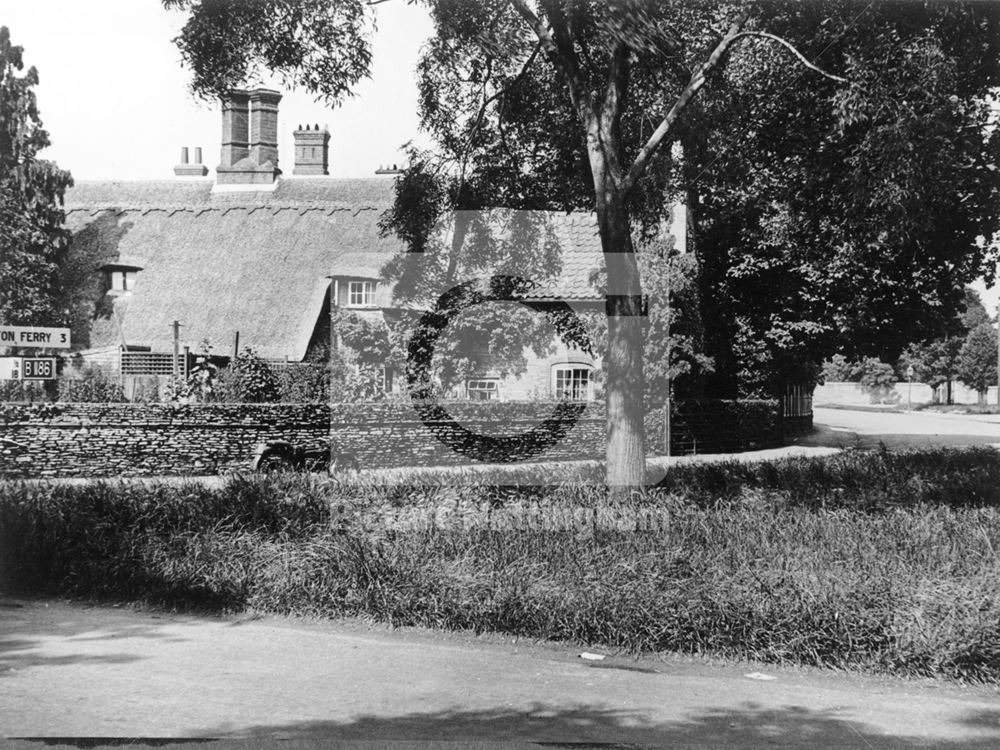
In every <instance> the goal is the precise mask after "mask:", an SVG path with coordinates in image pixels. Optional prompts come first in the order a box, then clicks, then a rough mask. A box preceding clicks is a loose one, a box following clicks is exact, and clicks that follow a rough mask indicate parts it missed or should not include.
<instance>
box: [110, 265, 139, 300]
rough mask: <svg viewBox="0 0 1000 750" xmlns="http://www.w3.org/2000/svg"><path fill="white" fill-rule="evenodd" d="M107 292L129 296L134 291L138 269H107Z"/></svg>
mask: <svg viewBox="0 0 1000 750" xmlns="http://www.w3.org/2000/svg"><path fill="white" fill-rule="evenodd" d="M107 273H108V280H109V283H110V285H111V286H110V289H109V291H110V292H112V293H113V294H129V293H131V292H133V291H134V290H135V280H136V276H137V275H138V269H135V268H114V267H111V268H108V269H107Z"/></svg>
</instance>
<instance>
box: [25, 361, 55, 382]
mask: <svg viewBox="0 0 1000 750" xmlns="http://www.w3.org/2000/svg"><path fill="white" fill-rule="evenodd" d="M21 379H22V380H55V379H56V360H55V358H53V357H24V358H23V359H22V360H21Z"/></svg>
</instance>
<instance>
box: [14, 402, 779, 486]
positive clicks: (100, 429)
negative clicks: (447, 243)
mask: <svg viewBox="0 0 1000 750" xmlns="http://www.w3.org/2000/svg"><path fill="white" fill-rule="evenodd" d="M443 406H444V407H445V408H446V409H447V412H448V414H446V415H442V414H438V415H427V414H424V415H423V417H421V415H420V414H418V413H417V411H416V410H415V409H414V407H413V406H412V405H411V404H409V403H369V404H334V405H330V406H327V405H320V404H189V405H177V404H130V403H124V404H0V477H7V478H32V477H114V476H177V475H181V476H183V475H207V474H220V473H228V472H234V471H246V470H248V469H249V468H250V464H251V461H252V459H253V453H254V450H255V448H256V447H257V446H258V445H259V444H260V443H262V442H266V441H269V440H287V441H290V442H292V443H294V444H296V445H304V446H310V447H317V448H321V447H325V446H328V445H330V443H331V441H332V443H333V445H334V446H336V447H337V449H339V450H341V451H343V452H347V453H351V454H353V455H354V456H355V457H356V458H357V460H358V463H359V465H360V466H361V467H362V468H392V467H404V466H444V465H457V464H474V463H477V462H479V461H485V462H488V463H497V462H509V461H510V460H525V461H558V460H574V459H588V458H600V457H601V456H602V455H603V453H604V441H605V416H604V415H605V411H604V405H603V404H602V403H596V402H595V403H588V404H586V405H583V404H580V405H576V406H574V407H573V409H574V410H575V411H574V413H572V414H570V415H569V416H566V415H563V418H555V419H553V416H554V415H557V414H558V411H557V410H558V409H559V408H560V407H559V406H558V405H557V404H554V403H545V402H537V401H533V402H504V403H497V402H469V401H462V402H454V403H447V404H444V405H443ZM562 408H568V407H567V406H564V407H562ZM447 417H450V420H449V419H446V418H447ZM451 420H453V421H451ZM547 420H549V424H548V428H549V429H542V428H543V427H544V426H545V424H546V421H547ZM663 426H664V421H663V419H662V414H661V413H660V412H656V413H653V414H651V415H649V416H648V417H647V420H646V432H647V446H648V448H649V451H650V453H653V454H656V453H662V452H663V448H664V447H665V446H663V435H664V432H663ZM671 434H672V436H673V440H672V441H671V443H672V452H673V453H675V454H682V453H692V452H697V453H705V452H718V451H738V450H747V449H752V448H760V447H766V446H767V445H772V444H776V443H777V442H780V440H781V434H782V428H781V417H780V414H779V410H778V405H777V403H776V402H718V403H716V404H707V403H703V402H697V403H696V402H691V404H689V405H687V406H684V405H682V404H681V405H675V413H674V415H673V424H672V430H671ZM483 436H485V439H483ZM454 446H458V448H459V449H458V450H456V448H455V447H454Z"/></svg>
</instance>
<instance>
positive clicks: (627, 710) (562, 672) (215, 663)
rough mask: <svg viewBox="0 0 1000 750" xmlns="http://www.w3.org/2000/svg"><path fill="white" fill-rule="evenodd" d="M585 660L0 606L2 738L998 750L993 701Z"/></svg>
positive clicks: (874, 682) (563, 649)
mask: <svg viewBox="0 0 1000 750" xmlns="http://www.w3.org/2000/svg"><path fill="white" fill-rule="evenodd" d="M580 651H581V649H579V648H573V647H570V646H566V645H561V644H536V643H527V642H524V641H522V642H520V643H517V642H514V641H512V640H511V639H510V638H507V637H505V638H501V637H499V636H494V637H478V638H477V637H474V636H471V635H464V634H442V633H433V632H427V631H421V630H415V629H406V630H397V631H390V630H387V629H385V628H379V627H374V626H368V625H365V624H364V623H361V622H357V621H349V622H340V623H330V622H325V623H317V622H309V621H301V620H284V619H258V620H253V619H246V618H244V619H242V620H234V619H229V620H226V619H212V618H196V617H182V616H176V615H169V614H156V613H149V612H146V613H143V612H135V611H131V610H127V609H121V608H110V609H109V608H89V607H84V606H78V605H71V604H67V603H60V602H51V603H42V602H24V601H12V600H9V599H8V600H0V737H2V736H7V737H25V736H39V735H44V736H49V737H81V736H84V737H122V736H132V737H134V736H147V737H149V736H153V737H224V738H233V737H244V738H246V737H249V738H257V739H258V740H259V741H260V742H263V741H264V740H265V738H266V739H267V744H268V745H269V744H270V741H272V740H276V739H279V738H281V739H285V740H288V741H287V742H283V743H282V745H281V746H282V747H283V748H291V747H295V746H296V742H297V741H302V742H304V741H306V740H316V739H319V738H324V739H329V740H340V741H345V742H346V741H350V740H362V739H364V740H403V739H409V740H434V741H445V740H447V741H449V742H460V743H461V744H452V745H450V747H452V748H455V750H458V748H459V747H466V746H468V743H470V742H473V741H477V740H480V741H483V740H491V741H505V742H510V743H512V744H510V745H505V747H507V746H509V747H538V745H536V744H534V743H537V742H549V743H553V742H554V743H565V742H577V743H597V742H603V743H627V744H628V746H629V747H653V746H655V747H681V748H688V747H719V746H729V747H837V748H841V747H852V748H853V747H861V748H889V747H937V748H940V747H945V748H966V747H993V748H996V747H1000V692H998V691H997V690H996V689H986V688H963V687H960V686H955V685H947V684H941V683H935V682H929V681H902V680H890V679H883V678H873V677H860V676H850V675H840V674H835V673H829V672H822V671H819V670H801V669H791V668H789V669H779V668H774V667H769V666H761V665H753V664H730V665H725V664H720V663H715V664H709V663H707V662H704V661H700V660H696V659H682V658H679V657H670V658H663V659H657V658H647V659H643V660H641V661H633V660H631V659H629V658H623V657H615V656H611V657H610V658H608V659H606V660H604V661H599V662H595V661H585V660H583V659H581V658H579V653H580ZM753 673H761V674H764V675H766V676H768V677H772V678H773V679H770V680H761V679H754V678H753V677H749V676H747V675H750V674H753ZM19 745H20V743H19ZM23 746H24V747H33V748H38V747H39V746H38V745H37V743H35V744H30V743H24V744H23ZM208 746H209V747H216V748H217V749H218V748H220V747H221V746H222V745H220V744H214V745H208ZM254 746H255V747H256V746H260V747H263V746H265V745H264V744H255V745H254ZM189 747H190V746H189ZM399 747H401V746H399ZM407 747H409V746H407Z"/></svg>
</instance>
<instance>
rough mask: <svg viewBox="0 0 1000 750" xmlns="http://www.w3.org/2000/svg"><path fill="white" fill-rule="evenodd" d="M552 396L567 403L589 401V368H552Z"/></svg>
mask: <svg viewBox="0 0 1000 750" xmlns="http://www.w3.org/2000/svg"><path fill="white" fill-rule="evenodd" d="M553 380H554V383H553V385H554V387H553V396H555V397H556V398H559V399H566V400H568V401H588V400H589V399H590V368H589V367H586V366H580V365H559V366H556V367H555V368H553Z"/></svg>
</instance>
